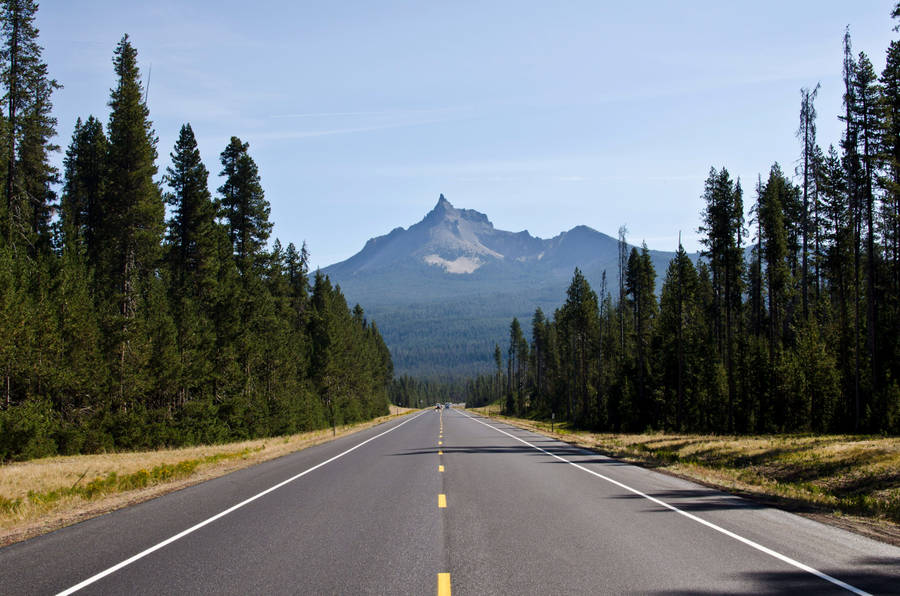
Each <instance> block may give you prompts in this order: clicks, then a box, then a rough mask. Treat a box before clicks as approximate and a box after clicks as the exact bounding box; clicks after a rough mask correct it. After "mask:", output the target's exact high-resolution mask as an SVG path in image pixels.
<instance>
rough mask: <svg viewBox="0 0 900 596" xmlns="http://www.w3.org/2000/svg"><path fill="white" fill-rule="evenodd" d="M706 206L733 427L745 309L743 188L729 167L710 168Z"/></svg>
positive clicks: (705, 240)
mask: <svg viewBox="0 0 900 596" xmlns="http://www.w3.org/2000/svg"><path fill="white" fill-rule="evenodd" d="M704 200H705V202H706V208H705V210H704V212H703V224H702V225H701V226H700V228H699V230H698V231H699V232H700V233H701V234H705V236H704V237H702V238H701V243H702V244H703V245H704V246H705V247H706V249H705V250H704V251H703V256H705V257H707V258H708V259H709V264H710V270H711V272H712V281H713V292H714V293H713V299H714V307H713V308H714V311H715V317H714V323H715V329H716V345H717V346H718V349H719V353H720V356H721V359H722V361H723V362H724V363H725V371H726V375H727V377H728V416H729V429H731V428H732V426H733V414H734V402H735V393H736V389H735V385H736V382H735V354H734V352H735V347H734V343H735V337H734V335H735V327H736V326H737V320H738V318H739V317H738V314H739V313H740V312H741V308H742V295H743V284H742V277H743V270H744V256H743V247H742V246H741V238H742V234H743V227H744V205H743V191H742V190H741V186H740V181H738V182H737V183H734V182H732V180H731V176H730V175H729V174H728V170H726V169H725V168H722V170H721V171H716V169H715V168H711V169H710V173H709V177H708V178H707V179H706V186H705V192H704Z"/></svg>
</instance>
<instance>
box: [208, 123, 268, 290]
mask: <svg viewBox="0 0 900 596" xmlns="http://www.w3.org/2000/svg"><path fill="white" fill-rule="evenodd" d="M249 147H250V145H249V143H243V142H241V140H240V139H239V138H237V137H231V141H230V142H229V144H228V146H227V147H225V150H224V151H222V154H221V156H220V159H221V163H222V171H221V172H220V173H219V175H220V176H224V177H225V183H224V184H223V185H222V186H221V187H219V194H220V195H221V197H222V208H223V210H224V215H225V219H226V220H227V221H228V226H229V234H230V236H231V243H232V245H233V247H234V256H235V260H236V262H237V265H238V270H239V271H240V272H241V275H242V276H244V275H247V274H248V272H249V270H250V268H251V267H253V266H254V265H255V264H257V261H258V257H259V253H260V251H261V250H262V248H263V247H264V246H265V243H266V240H268V238H269V233H270V231H271V229H272V224H271V223H269V212H270V209H269V203H268V201H266V200H265V194H264V193H263V189H262V185H261V183H260V179H259V171H258V169H257V167H256V162H254V161H253V159H252V158H251V157H250V154H249V153H248V152H247V150H248V149H249Z"/></svg>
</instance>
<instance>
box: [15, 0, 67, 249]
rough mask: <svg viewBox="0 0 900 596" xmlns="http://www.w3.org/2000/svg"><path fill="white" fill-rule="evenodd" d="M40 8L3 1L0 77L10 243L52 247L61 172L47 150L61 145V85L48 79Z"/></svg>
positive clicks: (21, 0) (29, 1) (27, 0)
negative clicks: (56, 109) (55, 189)
mask: <svg viewBox="0 0 900 596" xmlns="http://www.w3.org/2000/svg"><path fill="white" fill-rule="evenodd" d="M37 9H38V6H37V3H36V2H35V1H34V0H4V2H3V3H2V5H0V27H2V33H3V37H4V44H3V48H2V50H0V62H2V71H0V80H2V83H3V86H4V89H5V94H4V96H3V101H4V103H5V104H6V108H7V113H6V118H7V127H6V139H5V143H4V145H5V147H4V153H5V154H6V188H5V194H6V197H5V198H6V218H7V221H6V222H5V223H6V226H5V227H6V229H5V232H6V236H7V239H8V241H10V242H12V241H14V240H17V239H24V240H25V241H26V243H27V244H28V245H30V246H32V247H34V246H35V245H36V244H37V243H43V244H44V245H45V246H49V220H50V207H51V204H52V201H53V199H54V195H53V193H52V191H51V184H53V183H55V182H57V178H58V172H57V170H56V169H55V168H54V167H53V166H52V165H50V162H49V155H48V154H49V153H50V152H53V151H56V150H58V149H59V148H58V147H57V146H55V145H53V144H51V143H50V142H49V139H51V138H52V137H53V136H54V135H55V134H56V118H54V117H53V116H52V114H51V111H52V108H53V104H52V103H51V100H50V96H51V95H52V93H53V91H55V90H56V89H59V88H60V85H59V83H57V82H56V80H54V79H51V78H49V75H48V70H47V65H46V64H45V63H44V62H43V60H42V57H41V53H42V48H41V46H40V45H38V42H37V39H38V34H39V31H38V29H37V27H36V26H35V23H34V18H35V14H36V12H37ZM32 252H33V251H32Z"/></svg>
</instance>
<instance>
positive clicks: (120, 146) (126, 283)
mask: <svg viewBox="0 0 900 596" xmlns="http://www.w3.org/2000/svg"><path fill="white" fill-rule="evenodd" d="M113 64H114V66H115V71H116V76H117V79H118V80H117V84H116V87H115V88H114V89H113V90H112V93H111V95H110V101H109V106H110V109H111V112H110V117H109V125H108V127H107V131H108V133H109V145H108V153H107V164H108V184H107V187H106V194H105V199H104V206H103V209H102V213H103V220H102V223H101V225H100V226H99V228H98V231H102V235H99V237H98V238H97V242H98V243H99V245H100V246H102V247H103V255H102V257H101V259H100V260H101V263H100V267H99V271H98V273H99V279H98V282H99V283H100V287H101V288H104V287H105V288H107V290H108V292H109V298H110V301H111V302H112V304H114V305H115V307H116V310H117V311H118V317H117V318H118V321H119V322H118V325H117V327H118V333H119V339H118V340H117V343H118V347H117V352H118V360H119V369H120V371H119V376H120V379H121V380H122V384H121V387H120V394H121V395H124V393H125V391H126V384H125V381H124V380H125V379H126V378H135V377H136V375H137V374H138V373H137V372H136V371H126V370H125V368H126V366H129V364H128V362H127V361H126V360H127V358H126V357H127V355H128V354H129V353H131V354H134V355H136V354H138V351H137V350H136V346H132V347H131V348H129V346H128V343H129V341H130V339H131V333H130V329H129V324H130V322H131V321H132V320H134V319H135V316H136V314H137V309H138V308H139V306H140V303H141V301H140V300H139V294H138V293H139V291H140V290H141V287H142V286H143V285H145V282H146V281H147V280H148V279H149V277H150V273H151V272H153V271H154V270H155V268H156V266H157V263H158V259H159V253H160V241H161V239H162V234H163V229H164V225H165V223H164V216H165V207H164V205H163V201H162V196H161V193H160V189H159V187H157V185H156V183H155V182H154V181H153V176H154V175H156V171H157V169H156V142H157V139H156V136H155V133H154V131H153V128H152V123H151V122H150V118H149V116H150V112H149V110H148V109H147V105H146V104H145V103H144V98H143V91H142V88H141V82H140V73H139V71H138V66H137V50H135V48H134V46H132V45H131V42H130V41H129V40H128V36H127V35H126V36H124V37H123V38H122V40H121V41H120V42H119V44H118V46H117V47H116V52H115V57H114V59H113ZM138 361H140V359H138ZM135 365H137V364H135Z"/></svg>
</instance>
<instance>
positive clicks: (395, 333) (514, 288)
mask: <svg viewBox="0 0 900 596" xmlns="http://www.w3.org/2000/svg"><path fill="white" fill-rule="evenodd" d="M650 254H651V259H652V261H653V265H654V267H655V268H656V273H657V290H658V289H659V285H660V284H661V283H662V278H663V276H664V275H665V271H666V267H668V263H669V261H670V260H671V259H672V257H673V256H674V252H665V251H654V250H651V251H650ZM617 257H618V241H617V240H616V239H615V238H612V237H610V236H608V235H606V234H603V233H602V232H598V231H597V230H594V229H593V228H590V227H588V226H584V225H581V226H576V227H574V228H572V229H571V230H569V231H566V232H562V233H560V234H559V235H557V236H554V237H553V238H550V239H542V238H538V237H535V236H532V235H531V234H530V233H528V231H527V230H523V231H521V232H508V231H505V230H498V229H496V228H495V227H494V225H493V224H492V223H491V221H490V220H489V219H488V217H487V215H485V214H484V213H481V212H479V211H475V210H473V209H458V208H456V207H454V206H453V205H452V204H451V203H450V201H448V200H447V199H446V198H445V197H444V195H443V194H442V195H440V197H439V198H438V202H437V204H436V205H435V206H434V208H433V209H432V210H431V211H429V212H428V213H427V214H426V215H425V217H424V218H422V220H421V221H419V222H418V223H415V224H413V225H411V226H409V228H402V227H397V228H394V229H393V230H391V231H390V232H389V233H387V234H385V235H383V236H378V237H376V238H372V239H371V240H369V241H368V242H366V244H365V246H364V247H363V248H362V250H361V251H359V252H358V253H357V254H355V255H353V256H352V257H350V258H349V259H347V260H346V261H342V262H340V263H336V264H334V265H331V266H329V267H326V268H325V269H324V270H323V272H324V273H326V274H327V275H328V276H329V277H330V278H331V280H332V282H333V283H337V284H339V285H340V286H341V288H342V289H343V291H344V294H345V295H346V296H347V300H348V301H349V302H350V303H351V304H352V303H354V302H359V303H360V304H364V305H366V308H367V309H368V316H369V317H370V318H373V319H375V320H376V321H377V322H378V326H379V329H380V330H381V332H382V334H383V335H384V338H385V341H386V342H387V345H388V347H389V348H390V349H391V353H392V354H393V355H394V364H395V368H396V370H397V372H398V373H399V374H412V375H418V376H426V375H441V376H448V377H453V376H461V375H466V374H471V373H474V372H477V371H484V370H489V369H490V368H491V367H492V366H493V365H492V354H493V348H494V343H495V342H500V343H501V344H503V342H504V340H505V337H506V335H507V333H508V327H509V323H510V321H511V320H512V318H513V317H519V318H520V319H523V323H525V324H526V327H530V320H531V315H532V314H533V313H534V310H535V308H536V307H541V308H543V309H544V310H545V311H546V312H548V313H552V311H553V310H554V309H555V308H557V307H558V306H559V305H560V304H562V302H563V301H564V300H565V290H566V287H567V285H568V283H569V281H570V280H571V278H572V273H573V272H574V270H575V267H579V268H580V269H581V270H582V271H584V273H585V275H586V276H587V278H588V280H589V281H590V283H591V285H592V286H593V287H594V289H595V290H596V291H597V292H598V293H599V291H600V284H601V277H602V274H603V272H604V271H606V276H607V284H608V288H609V289H610V290H612V288H615V287H617V284H618V271H617Z"/></svg>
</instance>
